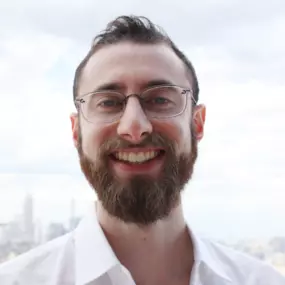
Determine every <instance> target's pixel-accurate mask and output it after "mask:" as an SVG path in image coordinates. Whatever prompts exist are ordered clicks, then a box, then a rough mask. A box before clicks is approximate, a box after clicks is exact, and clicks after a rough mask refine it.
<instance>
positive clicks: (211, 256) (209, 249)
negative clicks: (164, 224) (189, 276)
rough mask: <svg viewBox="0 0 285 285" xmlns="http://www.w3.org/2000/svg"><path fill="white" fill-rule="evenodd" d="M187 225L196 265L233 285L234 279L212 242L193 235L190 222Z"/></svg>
mask: <svg viewBox="0 0 285 285" xmlns="http://www.w3.org/2000/svg"><path fill="white" fill-rule="evenodd" d="M187 225H188V228H189V233H190V235H191V239H192V242H193V247H194V259H195V265H196V266H200V265H201V264H203V265H204V266H206V267H207V268H208V269H210V270H211V271H212V272H213V273H214V274H215V275H216V276H218V277H220V278H222V279H223V280H224V281H226V282H229V283H230V284H231V283H232V279H231V277H230V276H229V274H228V273H227V271H226V265H225V264H224V263H222V262H221V260H220V258H219V257H218V256H217V252H215V250H214V245H212V244H211V242H210V241H205V240H203V239H202V238H200V237H198V236H197V235H196V234H195V233H193V231H192V229H190V225H189V222H188V223H187Z"/></svg>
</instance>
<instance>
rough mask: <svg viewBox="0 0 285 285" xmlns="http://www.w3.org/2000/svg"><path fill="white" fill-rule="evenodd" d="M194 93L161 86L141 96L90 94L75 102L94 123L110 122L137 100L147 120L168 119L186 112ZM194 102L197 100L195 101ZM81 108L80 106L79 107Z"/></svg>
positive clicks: (117, 118) (107, 92)
mask: <svg viewBox="0 0 285 285" xmlns="http://www.w3.org/2000/svg"><path fill="white" fill-rule="evenodd" d="M189 94H191V98H192V100H194V98H193V91H192V90H191V89H190V88H184V87H181V86H176V85H162V86H155V87H150V88H148V89H145V90H144V91H143V92H141V93H140V94H129V95H127V96H126V95H124V94H122V93H120V92H117V91H108V90H106V91H96V92H91V93H87V94H85V95H83V96H81V97H79V98H77V99H76V100H75V104H76V105H77V107H80V110H81V112H82V115H83V117H84V118H85V119H86V120H87V121H89V122H91V123H96V122H98V121H101V122H106V123H111V122H114V121H116V120H119V119H120V117H121V116H122V115H123V113H124V110H125V107H126V104H127V100H128V99H129V98H130V97H137V98H138V99H139V101H140V104H141V106H142V109H143V111H144V112H145V114H146V116H147V117H148V118H155V119H166V118H170V117H175V116H178V115H180V114H182V113H183V112H184V111H185V108H186V105H187V97H188V95H189ZM194 103H196V102H195V100H194ZM79 105H80V106H79Z"/></svg>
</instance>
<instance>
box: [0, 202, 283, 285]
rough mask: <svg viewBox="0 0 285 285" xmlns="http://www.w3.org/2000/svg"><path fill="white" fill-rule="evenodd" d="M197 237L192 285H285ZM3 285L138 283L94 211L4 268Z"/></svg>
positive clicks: (263, 268)
mask: <svg viewBox="0 0 285 285" xmlns="http://www.w3.org/2000/svg"><path fill="white" fill-rule="evenodd" d="M94 208H95V207H94ZM189 228H190V226H189ZM191 236H192V238H193V244H194V249H195V252H194V256H195V264H194V267H193V270H192V274H191V281H190V285H285V277H284V276H282V275H281V274H280V273H279V272H277V271H276V270H275V269H274V268H273V267H271V266H269V265H267V264H265V263H263V262H261V261H259V260H257V259H254V258H252V257H249V256H247V255H245V254H243V253H240V252H236V251H234V250H232V249H229V248H226V247H224V246H222V245H219V244H216V243H213V242H211V241H209V240H206V239H202V238H198V237H197V236H195V235H194V234H193V233H192V231H191ZM189 254H190V253H189ZM0 284H1V285H135V282H134V281H133V279H132V277H131V274H130V273H129V272H128V270H127V269H126V268H124V267H123V266H122V265H121V264H120V262H119V260H118V259H117V258H116V256H115V254H114V252H113V250H112V248H111V247H110V245H109V243H108V241H107V239H106V237H105V235H104V233H103V231H102V229H101V227H100V225H99V223H98V220H97V216H96V210H95V209H92V210H91V211H90V213H88V214H87V215H86V216H85V217H84V218H83V219H82V220H81V222H80V223H79V225H78V227H77V228H76V229H75V230H74V231H72V232H70V233H68V234H66V235H64V236H62V237H59V238H57V239H55V240H52V241H50V242H48V243H46V244H45V245H42V246H40V247H37V248H35V249H33V250H31V251H29V252H28V253H25V254H23V255H21V256H19V257H17V258H15V259H13V260H11V261H8V262H6V263H4V264H2V265H0Z"/></svg>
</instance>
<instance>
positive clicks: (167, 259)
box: [0, 16, 285, 285]
mask: <svg viewBox="0 0 285 285" xmlns="http://www.w3.org/2000/svg"><path fill="white" fill-rule="evenodd" d="M73 92H74V94H73V95H74V102H75V105H76V108H77V111H78V112H77V113H74V114H72V115H71V123H72V133H73V141H74V144H75V147H76V149H77V151H78V154H79V159H80V165H81V169H82V171H83V173H84V175H85V177H86V179H87V180H88V182H89V183H90V185H91V186H92V188H93V189H94V190H95V191H96V194H97V196H98V202H97V203H96V205H94V207H93V208H92V209H91V210H90V213H89V214H88V215H87V216H86V217H85V218H83V220H82V221H81V223H80V224H79V226H78V227H77V228H76V229H75V230H74V231H73V232H71V233H69V234H67V235H65V236H63V237H60V238H58V239H55V240H53V241H51V242H49V243H48V244H46V245H43V246H41V247H39V248H37V249H34V250H32V251H30V252H29V253H26V254H24V255H22V256H21V257H18V258H16V259H15V260H13V261H11V262H9V263H6V264H4V265H2V267H1V268H0V284H1V285H8V284H9V285H10V284H21V285H22V284H25V285H32V284H49V285H55V284H58V285H59V284H61V285H63V284H76V285H87V284H88V285H90V284H98V285H103V284H104V285H107V284H110V285H111V284H118V285H119V284H120V285H121V284H122V285H123V284H124V285H127V284H140V285H157V284H164V285H170V284H171V285H172V284H175V285H180V284H181V285H186V284H193V285H196V284H197V285H198V284H203V285H226V284H232V285H233V284H235V285H238V284H239V285H262V284H264V285H265V284H266V285H281V284H283V285H284V284H285V278H284V277H282V276H281V275H280V274H279V273H277V271H275V270H274V269H273V268H271V267H270V266H268V265H265V264H263V263H261V262H259V261H257V260H255V259H253V258H250V257H247V256H245V255H243V254H241V253H238V252H234V251H232V250H230V249H227V248H224V247H222V246H221V245H218V244H215V243H212V242H210V241H207V240H204V239H200V238H198V237H197V236H195V234H194V233H193V232H192V231H191V229H190V225H189V224H188V223H187V219H186V218H185V217H184V216H183V211H182V208H181V191H182V190H183V188H184V186H185V185H186V183H187V182H188V181H189V180H190V178H191V176H192V173H193V169H194V164H195V161H196V158H197V144H198V142H199V141H200V140H201V139H202V137H203V130H204V123H205V114H206V109H205V106H204V105H202V104H198V95H199V87H198V81H197V77H196V74H195V71H194V68H193V66H192V65H191V63H190V62H189V61H188V59H187V58H186V57H185V55H184V54H183V53H182V52H181V51H180V50H179V49H178V48H177V47H176V46H175V45H174V43H173V42H172V41H171V40H170V39H169V37H168V36H167V35H166V34H165V33H164V32H162V31H160V30H159V29H158V28H157V27H156V26H155V25H154V24H153V23H152V22H151V21H149V20H148V19H146V18H142V17H134V16H132V17H127V16H122V17H119V18H117V19H115V20H114V21H113V22H111V23H109V25H108V26H107V28H106V30H105V31H104V32H103V33H102V34H100V35H98V36H97V37H96V38H95V40H94V42H93V45H92V47H91V50H90V52H89V53H88V55H87V56H86V58H85V59H84V60H83V61H82V63H81V64H80V65H79V67H78V68H77V70H76V74H75V80H74V90H73Z"/></svg>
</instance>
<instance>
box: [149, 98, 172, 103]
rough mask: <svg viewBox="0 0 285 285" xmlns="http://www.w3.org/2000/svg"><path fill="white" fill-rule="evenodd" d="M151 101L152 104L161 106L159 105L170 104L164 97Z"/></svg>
mask: <svg viewBox="0 0 285 285" xmlns="http://www.w3.org/2000/svg"><path fill="white" fill-rule="evenodd" d="M150 101H152V102H151V103H154V104H159V105H162V104H166V103H169V100H168V99H167V98H164V97H155V98H152V99H151V100H150Z"/></svg>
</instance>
